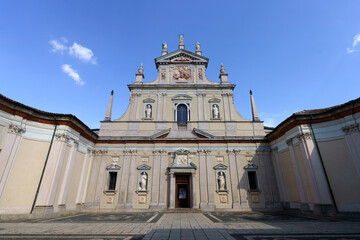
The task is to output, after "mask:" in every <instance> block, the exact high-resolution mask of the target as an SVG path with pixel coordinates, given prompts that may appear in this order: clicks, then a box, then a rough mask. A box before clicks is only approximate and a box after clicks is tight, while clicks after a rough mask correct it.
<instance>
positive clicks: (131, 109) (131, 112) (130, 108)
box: [129, 93, 136, 120]
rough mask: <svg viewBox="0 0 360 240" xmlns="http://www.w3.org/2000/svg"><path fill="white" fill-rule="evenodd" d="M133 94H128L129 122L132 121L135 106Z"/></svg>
mask: <svg viewBox="0 0 360 240" xmlns="http://www.w3.org/2000/svg"><path fill="white" fill-rule="evenodd" d="M135 96H136V95H135V93H130V98H129V102H130V103H129V120H133V119H134V118H133V117H132V114H133V110H134V105H135V99H134V98H135Z"/></svg>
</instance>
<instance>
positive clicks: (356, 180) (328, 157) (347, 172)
mask: <svg viewBox="0 0 360 240" xmlns="http://www.w3.org/2000/svg"><path fill="white" fill-rule="evenodd" d="M318 145H319V148H320V152H321V155H322V158H323V161H324V165H325V168H326V171H327V174H328V177H329V181H330V184H331V188H332V190H333V193H334V197H335V201H336V203H337V205H338V208H339V210H343V211H346V210H348V207H349V206H347V205H352V204H354V205H358V207H359V205H360V203H359V199H360V191H359V189H360V177H359V175H358V173H357V172H356V169H355V167H354V162H353V160H352V158H351V155H350V153H349V150H348V146H347V144H346V141H345V140H344V139H338V140H333V141H325V142H319V143H318Z"/></svg>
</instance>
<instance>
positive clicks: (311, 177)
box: [298, 134, 321, 204]
mask: <svg viewBox="0 0 360 240" xmlns="http://www.w3.org/2000/svg"><path fill="white" fill-rule="evenodd" d="M308 136H309V137H310V135H307V136H305V135H304V134H301V135H299V136H298V140H299V146H300V151H301V156H302V158H303V159H304V165H305V168H306V176H307V178H308V181H309V183H310V184H309V187H310V191H311V195H312V197H313V200H314V203H317V204H319V203H321V200H320V195H319V189H318V184H317V181H316V179H315V173H314V170H313V169H312V167H311V163H310V159H309V154H308V153H307V151H306V147H305V137H308Z"/></svg>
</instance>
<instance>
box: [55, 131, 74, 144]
mask: <svg viewBox="0 0 360 240" xmlns="http://www.w3.org/2000/svg"><path fill="white" fill-rule="evenodd" d="M55 139H56V140H58V141H63V142H67V141H69V139H70V136H69V135H67V134H65V133H57V134H55Z"/></svg>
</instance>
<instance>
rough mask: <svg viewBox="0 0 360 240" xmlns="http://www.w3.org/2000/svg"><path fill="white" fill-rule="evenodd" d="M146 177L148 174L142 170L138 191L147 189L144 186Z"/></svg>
mask: <svg viewBox="0 0 360 240" xmlns="http://www.w3.org/2000/svg"><path fill="white" fill-rule="evenodd" d="M147 179H148V176H147V174H146V172H142V173H141V177H140V186H139V191H146V190H147V188H146V186H147Z"/></svg>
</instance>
